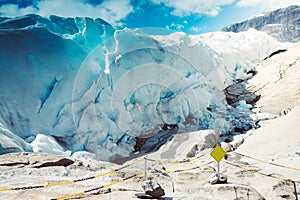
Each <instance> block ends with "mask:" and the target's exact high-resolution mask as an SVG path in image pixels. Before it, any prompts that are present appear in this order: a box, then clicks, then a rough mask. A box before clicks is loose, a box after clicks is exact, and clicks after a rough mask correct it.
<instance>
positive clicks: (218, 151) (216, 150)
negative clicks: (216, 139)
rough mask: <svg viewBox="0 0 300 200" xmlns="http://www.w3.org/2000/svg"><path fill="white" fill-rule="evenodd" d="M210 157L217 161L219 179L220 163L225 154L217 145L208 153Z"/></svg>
mask: <svg viewBox="0 0 300 200" xmlns="http://www.w3.org/2000/svg"><path fill="white" fill-rule="evenodd" d="M210 155H211V156H212V157H213V158H214V159H215V160H216V161H217V177H218V179H220V161H221V160H222V158H224V156H225V155H226V152H225V151H224V150H223V149H222V148H221V147H220V146H219V145H217V146H216V147H215V148H214V150H212V152H211V153H210Z"/></svg>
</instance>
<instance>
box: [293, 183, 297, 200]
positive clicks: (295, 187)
mask: <svg viewBox="0 0 300 200" xmlns="http://www.w3.org/2000/svg"><path fill="white" fill-rule="evenodd" d="M293 185H294V189H295V195H296V200H298V194H297V186H296V182H295V181H293Z"/></svg>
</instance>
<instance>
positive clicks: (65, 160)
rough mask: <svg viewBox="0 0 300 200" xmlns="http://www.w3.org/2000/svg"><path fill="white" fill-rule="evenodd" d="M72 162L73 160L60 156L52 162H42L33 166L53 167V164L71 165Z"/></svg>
mask: <svg viewBox="0 0 300 200" xmlns="http://www.w3.org/2000/svg"><path fill="white" fill-rule="evenodd" d="M73 163H74V161H73V160H71V159H68V158H62V159H60V160H58V161H54V162H44V163H43V164H41V165H37V166H34V167H35V168H42V167H54V166H64V167H67V166H69V165H72V164H73Z"/></svg>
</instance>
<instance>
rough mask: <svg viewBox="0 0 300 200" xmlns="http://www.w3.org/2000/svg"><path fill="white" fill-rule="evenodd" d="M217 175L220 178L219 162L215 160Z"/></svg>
mask: <svg viewBox="0 0 300 200" xmlns="http://www.w3.org/2000/svg"><path fill="white" fill-rule="evenodd" d="M217 177H218V179H220V162H217Z"/></svg>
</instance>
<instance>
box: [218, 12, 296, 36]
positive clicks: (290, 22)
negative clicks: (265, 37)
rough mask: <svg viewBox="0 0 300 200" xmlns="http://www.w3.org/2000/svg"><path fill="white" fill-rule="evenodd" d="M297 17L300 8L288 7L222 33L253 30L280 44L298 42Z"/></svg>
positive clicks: (234, 26) (242, 23) (226, 29)
mask: <svg viewBox="0 0 300 200" xmlns="http://www.w3.org/2000/svg"><path fill="white" fill-rule="evenodd" d="M299 17H300V6H290V7H287V8H282V9H278V10H275V11H272V12H268V13H265V14H264V15H260V16H257V17H254V18H252V19H249V20H246V21H244V22H240V23H237V24H233V25H230V26H227V27H225V28H223V29H222V31H226V32H235V33H237V32H241V31H247V30H248V29H249V28H253V29H256V30H258V31H263V32H266V33H268V34H269V35H271V36H273V37H275V38H276V39H277V40H278V41H281V42H298V41H299V39H300V21H299Z"/></svg>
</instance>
